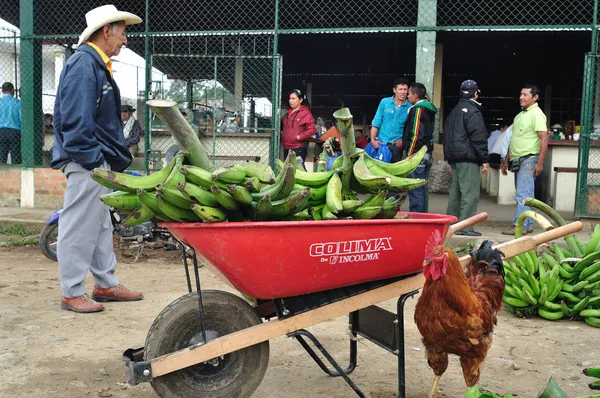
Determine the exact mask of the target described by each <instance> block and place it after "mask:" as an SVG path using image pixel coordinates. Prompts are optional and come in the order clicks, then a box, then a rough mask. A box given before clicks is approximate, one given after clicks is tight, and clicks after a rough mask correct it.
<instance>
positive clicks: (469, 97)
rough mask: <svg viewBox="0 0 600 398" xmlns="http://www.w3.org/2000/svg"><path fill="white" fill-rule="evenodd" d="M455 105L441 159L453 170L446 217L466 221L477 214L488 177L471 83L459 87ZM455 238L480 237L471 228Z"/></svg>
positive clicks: (476, 94) (484, 136)
mask: <svg viewBox="0 0 600 398" xmlns="http://www.w3.org/2000/svg"><path fill="white" fill-rule="evenodd" d="M459 98H460V99H459V101H458V104H457V105H456V106H455V107H454V109H452V111H451V112H450V114H449V115H448V118H447V119H446V123H445V124H444V157H445V158H446V161H448V163H450V165H451V166H452V187H451V188H450V196H449V198H448V210H447V213H448V214H449V215H452V216H456V217H458V220H459V221H462V220H465V219H467V218H469V217H471V216H474V215H475V214H476V213H477V205H478V204H479V190H480V184H481V177H480V171H479V170H480V167H481V166H482V165H483V170H482V171H481V173H482V174H487V172H488V169H489V167H490V166H489V164H488V148H487V145H488V144H487V139H488V133H487V129H486V127H485V123H484V121H483V115H482V114H481V104H480V103H479V102H477V98H479V88H478V87H477V83H475V81H473V80H465V81H464V82H462V84H461V86H460V97H459ZM457 235H467V236H481V233H479V232H475V231H474V230H473V227H468V228H465V229H464V230H462V231H459V232H458V233H457Z"/></svg>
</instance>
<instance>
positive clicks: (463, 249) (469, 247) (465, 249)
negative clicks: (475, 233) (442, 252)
mask: <svg viewBox="0 0 600 398" xmlns="http://www.w3.org/2000/svg"><path fill="white" fill-rule="evenodd" d="M473 249H475V242H473V241H470V242H467V244H466V245H464V246H458V247H456V248H455V249H454V253H456V254H457V255H461V254H469V253H471V252H472V251H473Z"/></svg>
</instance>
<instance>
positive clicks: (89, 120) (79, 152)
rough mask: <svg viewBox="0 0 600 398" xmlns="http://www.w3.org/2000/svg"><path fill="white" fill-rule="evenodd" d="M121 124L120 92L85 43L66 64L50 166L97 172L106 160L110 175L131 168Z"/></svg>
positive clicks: (55, 119) (58, 103) (61, 78)
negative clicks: (76, 166)
mask: <svg viewBox="0 0 600 398" xmlns="http://www.w3.org/2000/svg"><path fill="white" fill-rule="evenodd" d="M131 160H132V158H131V154H130V153H129V150H128V149H127V146H126V145H125V137H124V136H123V127H122V124H121V93H120V92H119V88H118V87H117V84H116V83H115V81H114V80H113V79H112V77H111V76H110V72H109V71H108V68H107V67H106V64H105V63H104V61H102V58H101V57H100V54H98V52H97V51H96V50H94V49H93V48H92V47H90V46H88V45H87V44H82V45H81V46H79V48H78V49H77V52H76V53H75V54H73V55H72V56H71V57H70V58H69V59H68V60H67V62H66V63H65V67H64V68H63V70H62V73H61V74H60V83H59V85H58V91H57V93H56V102H55V105H54V146H53V147H52V162H51V163H50V167H52V168H53V169H60V168H62V167H63V166H65V165H66V164H67V163H69V162H71V161H73V162H75V163H78V164H80V165H81V166H82V167H84V168H85V169H87V170H92V169H93V168H95V167H98V166H100V165H102V164H103V163H104V161H106V162H107V163H108V164H109V165H110V168H111V170H114V171H123V170H125V169H126V168H127V167H128V166H129V165H130V164H131Z"/></svg>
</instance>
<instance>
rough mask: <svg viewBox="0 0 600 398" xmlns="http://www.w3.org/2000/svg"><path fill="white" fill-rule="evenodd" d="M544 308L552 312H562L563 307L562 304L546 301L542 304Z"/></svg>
mask: <svg viewBox="0 0 600 398" xmlns="http://www.w3.org/2000/svg"><path fill="white" fill-rule="evenodd" d="M542 306H544V307H546V308H547V309H549V310H550V311H562V307H561V305H560V304H556V303H553V302H551V301H546V302H544V303H543V304H542Z"/></svg>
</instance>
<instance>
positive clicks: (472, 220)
mask: <svg viewBox="0 0 600 398" xmlns="http://www.w3.org/2000/svg"><path fill="white" fill-rule="evenodd" d="M487 218H488V215H487V213H479V214H475V215H474V216H473V217H469V218H467V219H466V220H462V221H459V222H457V223H456V224H452V225H451V226H450V228H448V233H447V234H446V239H448V238H449V237H451V236H452V235H454V234H455V233H456V232H458V231H460V230H461V229H465V228H467V227H470V226H471V225H475V224H477V223H480V222H482V221H485V220H487Z"/></svg>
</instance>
